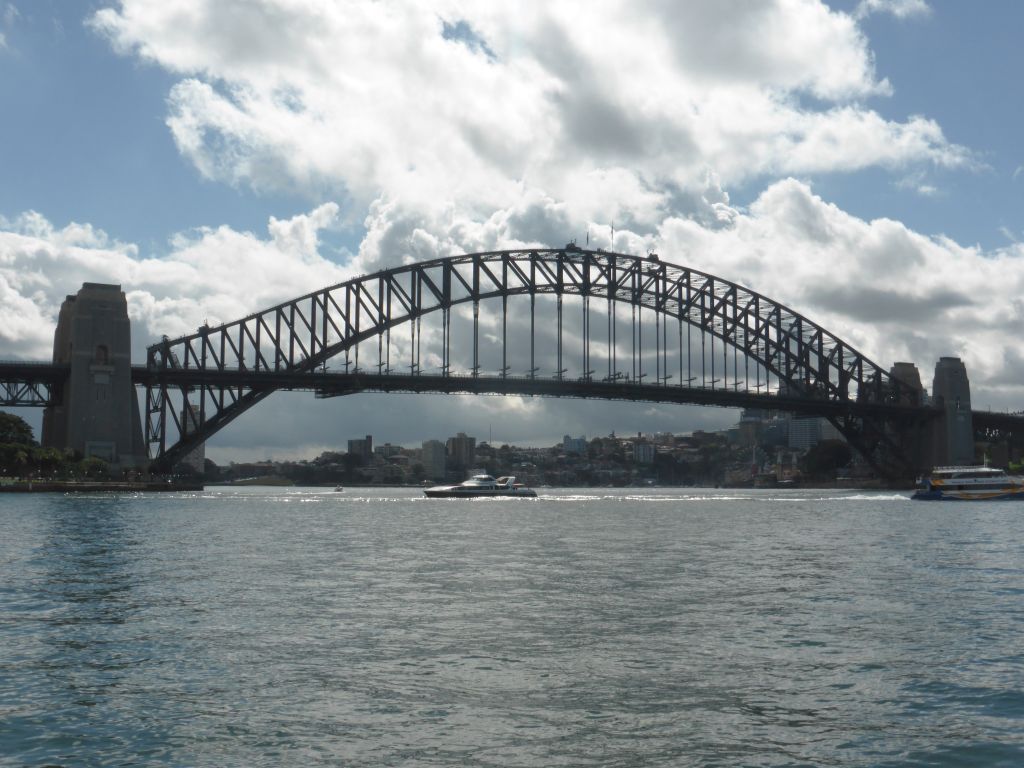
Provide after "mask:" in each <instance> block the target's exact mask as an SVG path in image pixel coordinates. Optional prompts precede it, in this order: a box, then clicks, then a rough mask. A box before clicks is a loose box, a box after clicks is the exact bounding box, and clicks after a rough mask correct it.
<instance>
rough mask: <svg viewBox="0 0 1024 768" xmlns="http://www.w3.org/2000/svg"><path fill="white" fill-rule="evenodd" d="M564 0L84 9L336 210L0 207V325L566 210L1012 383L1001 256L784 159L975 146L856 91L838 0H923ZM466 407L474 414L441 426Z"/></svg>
mask: <svg viewBox="0 0 1024 768" xmlns="http://www.w3.org/2000/svg"><path fill="white" fill-rule="evenodd" d="M586 10H587V12H586V13H580V6H579V4H578V3H570V2H559V1H556V2H551V3H544V4H541V3H527V4H522V3H518V4H508V3H466V2H462V1H461V0H435V1H434V2H432V3H423V2H414V1H413V0H407V1H406V2H396V3H390V4H384V3H377V2H370V0H352V2H347V3H333V2H314V1H312V0H301V1H300V0H246V2H242V0H121V2H120V3H119V4H118V5H117V6H116V7H109V8H104V9H101V10H100V11H98V12H97V13H96V14H95V15H94V16H93V17H92V19H91V22H90V23H91V24H92V26H93V28H94V29H96V30H98V31H99V32H100V33H102V34H103V35H105V36H106V37H107V39H109V40H110V42H111V44H112V45H113V46H114V47H115V48H116V49H117V50H118V51H119V52H121V53H122V54H124V55H131V56H135V57H138V58H139V59H141V60H143V61H146V62H149V63H152V64H154V65H156V66H160V67H162V68H164V69H165V70H167V71H168V72H171V73H173V74H174V75H175V76H176V77H177V82H176V83H175V85H174V86H173V87H172V89H171V91H170V93H169V96H168V105H169V114H168V117H167V124H168V127H169V129H170V132H171V135H172V136H173V138H174V141H175V142H176V144H177V146H178V149H179V151H180V152H181V154H182V156H183V157H184V158H186V159H187V160H188V161H189V162H191V163H192V164H193V165H194V166H195V168H196V169H197V170H198V171H199V172H200V173H201V174H202V175H203V176H204V177H206V178H208V179H212V180H216V181H220V182H225V183H228V184H231V185H236V186H242V185H245V186H250V187H253V188H254V189H256V190H258V191H272V190H279V189H287V190H290V191H293V192H299V193H301V194H305V195H308V196H309V197H310V198H311V199H313V200H315V201H317V203H319V202H321V201H323V200H342V201H344V202H345V204H346V206H347V208H346V210H345V211H344V212H343V210H342V208H341V207H340V206H338V205H337V204H335V203H333V202H327V203H324V204H322V205H314V204H311V208H313V210H311V211H310V212H309V213H307V214H303V215H300V216H295V217H292V218H288V219H281V220H279V219H271V220H270V222H269V225H268V231H267V233H266V234H265V235H255V234H252V233H248V232H238V231H235V230H233V229H231V228H229V227H211V228H203V229H199V230H195V231H193V232H189V233H182V234H179V235H177V236H175V237H174V238H173V239H172V240H171V242H170V244H169V246H168V253H167V254H166V255H162V256H159V257H154V256H147V255H142V254H140V253H139V251H138V249H137V248H136V247H135V246H134V245H131V244H124V243H120V242H118V241H116V240H115V239H112V238H111V237H109V236H107V235H106V234H105V233H103V232H101V231H98V230H95V229H94V228H92V227H90V226H88V225H68V226H66V227H64V228H55V227H54V226H53V225H51V224H50V223H49V222H48V221H46V219H45V218H43V217H41V216H39V215H38V214H25V215H23V216H21V217H19V218H18V219H17V220H15V221H13V222H4V221H0V298H2V299H3V303H2V305H0V307H2V309H0V322H2V323H3V325H2V326H0V344H2V345H3V346H4V347H5V348H6V349H7V350H8V352H7V354H11V355H16V356H26V357H47V356H48V355H49V345H50V339H51V336H50V334H52V322H53V318H55V316H56V310H57V307H58V306H59V302H60V300H61V298H62V297H63V295H64V294H66V293H70V292H74V291H75V290H77V287H78V286H79V285H80V283H81V282H82V281H85V280H90V281H100V282H103V281H106V282H119V283H121V284H122V285H123V286H124V287H125V290H126V291H127V292H128V297H129V305H130V308H131V312H132V317H133V321H134V322H135V324H136V325H135V327H136V339H137V345H140V346H141V345H143V344H144V343H145V341H149V340H152V339H153V338H155V337H156V336H157V335H158V334H162V333H167V334H169V335H172V336H174V335H176V334H179V333H184V332H188V331H191V330H193V329H194V328H195V327H196V326H197V325H199V324H201V323H202V322H204V321H208V322H210V323H211V324H216V323H217V322H221V321H227V320H231V319H234V318H237V317H240V316H242V315H244V314H246V313H248V312H251V311H254V310H256V309H260V308H263V307H266V306H269V305H271V304H273V303H276V302H278V301H282V300H285V299H288V298H291V297H293V296H295V295H299V294H301V293H304V292H306V291H309V290H313V289H315V288H318V287H322V286H325V285H329V284H331V283H334V282H337V281H339V280H341V279H343V278H344V277H346V276H348V275H351V274H356V273H363V272H368V271H372V270H375V269H379V268H382V267H386V266H391V265H395V264H399V263H402V262H407V261H412V260H421V259H426V258H431V257H434V256H441V255H448V254H454V253H461V252H473V251H483V250H492V249H497V248H508V247H519V246H525V245H533V244H543V245H561V244H563V243H565V242H566V240H568V239H570V238H576V239H577V240H578V241H579V242H581V243H582V242H583V241H584V239H585V238H586V237H587V234H588V232H589V235H590V244H591V245H592V246H602V247H605V248H610V249H613V250H618V251H624V252H633V253H643V252H645V251H648V250H657V251H658V252H659V253H661V254H662V257H663V258H664V259H666V260H668V261H672V262H676V263H681V264H687V265H691V266H694V267H697V268H701V269H704V270H706V271H708V272H711V273H713V274H717V275H720V276H722V277H724V278H727V279H733V280H735V281H737V282H741V283H745V284H747V285H749V286H750V287H752V288H754V289H755V290H758V291H760V292H762V293H764V294H766V295H768V296H771V297H772V298H776V299H778V300H781V301H783V302H785V303H787V304H789V305H790V306H792V307H793V308H794V309H796V310H798V311H801V312H803V313H805V314H806V315H807V316H808V317H810V318H811V319H812V320H815V321H818V322H820V323H821V324H823V325H825V327H827V328H829V329H830V330H832V331H834V332H835V333H836V334H837V335H839V336H840V337H842V338H844V339H846V340H847V341H849V342H850V343H851V344H853V345H854V346H856V347H858V348H859V349H861V351H863V352H864V353H866V354H868V355H869V356H870V357H872V358H874V359H875V360H876V361H877V362H879V363H881V364H883V365H885V364H888V363H889V362H891V361H894V360H897V359H899V360H907V359H909V360H913V361H915V362H917V363H918V365H919V366H920V367H921V369H922V374H923V378H924V379H925V380H926V381H927V380H929V379H930V378H931V367H932V365H933V364H934V361H935V360H936V359H937V358H938V356H940V355H948V354H960V355H962V356H963V357H964V358H965V359H966V361H967V364H968V366H969V370H970V372H971V376H972V384H973V385H974V386H975V391H976V392H986V393H988V394H989V395H990V396H991V397H993V398H994V399H993V403H994V404H995V403H996V402H997V401H998V398H1002V402H1005V403H1006V404H1012V405H1019V400H1020V399H1021V395H1022V394H1024V393H1022V392H1021V391H1019V388H1017V387H1015V386H1014V385H1013V382H1014V381H1015V379H1013V371H1015V370H1017V369H1018V368H1019V367H1020V360H1019V357H1015V356H1014V354H1012V353H1011V350H1013V349H1014V348H1015V339H1014V330H1013V329H1014V328H1016V327H1019V326H1020V322H1021V319H1022V313H1024V305H1022V302H1021V301H1020V299H1019V298H1018V297H1019V296H1020V295H1022V291H1021V289H1022V288H1024V285H1022V282H1024V268H1022V266H1021V259H1022V258H1024V249H1021V248H1020V247H1019V246H1017V245H1016V244H1013V245H1011V246H1009V247H1007V248H1005V249H1001V250H998V251H995V252H990V253H985V252H982V251H980V250H979V249H977V248H965V247H962V246H959V245H958V244H956V243H953V242H951V241H949V240H947V239H944V238H941V237H929V236H926V235H922V234H920V233H917V232H913V231H911V230H909V229H908V228H906V227H905V226H903V225H902V224H900V223H899V222H894V221H890V220H886V219H879V220H876V221H864V220H862V219H859V218H857V217H854V216H851V215H850V214H848V213H845V212H844V211H842V210H840V209H838V208H837V207H836V206H834V205H831V204H829V203H827V202H826V201H823V200H821V199H820V198H818V197H817V196H816V195H814V193H813V192H812V190H811V187H810V185H809V183H807V182H803V181H797V180H794V179H793V178H791V177H792V176H797V177H805V176H810V175H813V174H817V173H824V172H856V171H858V170H861V169H865V168H870V167H880V168H884V169H886V170H888V171H890V172H892V173H893V174H894V175H895V176H896V177H897V178H898V180H897V181H896V182H895V183H897V184H909V185H912V186H913V188H915V189H916V190H917V191H918V192H919V193H920V194H924V195H927V194H932V193H934V192H935V191H937V190H935V188H934V186H933V185H931V184H930V183H929V182H928V171H929V170H931V169H933V168H935V167H943V168H968V167H973V166H975V165H976V160H975V158H974V156H973V155H972V153H971V152H970V151H969V150H967V149H965V148H963V147H960V146H957V145H955V144H951V143H950V142H949V141H948V140H947V139H946V137H945V136H944V134H943V131H942V128H941V126H940V125H939V124H938V123H936V122H935V121H934V120H931V119H929V118H928V117H926V116H908V117H907V118H906V119H905V120H902V121H898V120H888V119H885V118H883V117H882V116H881V115H880V114H879V113H878V112H877V111H876V110H874V109H872V108H871V107H870V106H869V104H870V103H871V100H872V99H878V98H885V97H886V96H887V95H888V94H889V93H890V92H891V90H892V88H891V86H890V84H889V83H888V81H887V80H885V79H884V78H882V77H879V76H878V75H877V74H876V72H875V65H874V59H873V56H872V53H871V50H870V48H869V45H868V42H867V40H866V38H865V37H864V34H863V32H862V30H861V29H860V27H859V26H858V23H857V21H858V19H860V18H864V17H865V16H866V15H868V14H870V13H876V12H887V13H892V14H894V15H896V16H901V17H902V16H909V15H914V14H920V13H923V12H926V11H927V5H926V4H925V3H923V2H914V0H902V2H900V1H898V0H892V1H890V2H883V0H866V1H865V2H864V3H861V5H860V6H858V8H857V10H856V11H855V12H854V13H852V14H843V13H840V12H836V11H832V10H830V9H829V8H828V7H827V6H826V5H825V4H824V3H822V2H819V1H818V0H773V1H771V2H768V1H767V0H766V2H759V3H750V2H746V1H745V0H725V1H723V2H716V3H678V2H669V0H643V1H642V2H641V3H640V4H639V5H638V4H637V3H626V2H624V0H622V1H619V0H603V1H601V2H595V3H591V4H588V5H587V9H586ZM751 181H753V182H755V183H763V184H767V188H766V189H764V191H763V192H762V194H761V195H760V196H759V197H758V198H757V199H756V200H755V202H754V203H753V204H752V205H750V206H749V208H748V209H743V208H739V207H737V206H735V205H733V204H732V203H731V201H730V197H729V194H728V192H727V190H728V189H730V188H733V187H735V185H737V184H741V183H749V182H751ZM363 212H365V221H364V227H365V230H366V235H365V238H364V239H363V241H362V243H361V245H360V247H359V249H358V253H357V254H355V255H354V256H353V257H352V260H351V262H350V263H347V264H346V266H345V267H341V266H339V265H338V264H336V263H335V262H333V261H331V260H329V259H326V258H324V257H323V255H321V247H320V241H319V235H320V233H321V232H322V231H323V230H324V229H325V228H330V227H334V226H337V222H338V219H339V217H341V216H342V215H345V216H347V217H352V216H356V217H358V216H361V215H363ZM613 225H614V227H615V238H614V241H612V240H611V238H610V234H611V227H612V226H613ZM993 307H996V308H998V309H995V310H994V309H992V308H993ZM485 332H487V333H491V334H493V333H494V332H495V330H494V328H493V327H486V328H485ZM400 342H401V340H399V343H400ZM517 365H519V367H520V369H521V368H522V365H521V364H520V363H519V362H517ZM282 397H284V396H282ZM295 397H299V396H295ZM289 402H290V403H291V402H297V401H295V400H294V399H293V400H289ZM302 402H307V403H309V402H311V400H310V399H309V398H307V399H305V400H303V401H302ZM336 402H337V403H339V405H337V408H338V409H341V410H345V409H349V410H347V411H346V414H347V415H346V417H345V422H344V423H345V427H344V428H345V429H346V430H349V429H351V430H353V431H354V433H356V434H358V433H359V432H361V431H363V430H366V429H367V428H368V427H371V428H372V429H373V430H374V431H375V432H379V433H380V434H387V433H386V432H385V430H386V429H392V430H393V431H392V432H391V433H390V436H387V437H385V439H390V440H392V441H405V442H410V441H416V440H418V439H422V438H423V437H427V436H442V435H443V434H444V432H445V431H449V432H450V431H454V430H456V429H467V431H472V430H474V429H476V430H477V431H479V430H480V429H481V428H482V426H483V425H482V423H481V422H480V419H481V418H493V420H494V421H495V422H497V421H499V420H502V419H503V418H504V420H505V423H506V424H507V428H508V432H509V435H508V436H506V437H503V438H502V439H503V440H535V439H539V438H540V437H557V435H555V436H552V435H550V434H549V432H550V430H551V429H558V430H562V429H564V430H566V431H570V432H572V433H574V434H577V433H580V432H586V431H588V430H591V431H592V429H591V427H588V426H587V425H588V424H590V425H594V424H600V425H601V426H600V427H599V428H598V431H600V432H607V431H610V430H611V429H619V430H620V431H621V430H622V429H625V428H632V429H635V428H637V427H639V428H643V429H648V428H650V429H653V428H657V427H658V426H660V425H664V424H672V423H673V422H672V419H673V418H677V419H678V423H679V427H678V428H679V429H682V428H686V426H687V425H690V426H693V425H695V424H697V423H698V421H697V420H698V419H703V420H704V421H703V422H701V423H704V424H713V423H714V422H716V420H717V421H719V422H721V421H722V420H726V419H728V418H729V417H728V416H725V415H723V414H722V412H720V411H714V410H712V411H687V412H686V417H685V418H683V417H681V416H680V414H681V413H682V412H680V411H678V410H673V409H660V410H659V409H655V414H654V415H653V416H652V415H651V414H650V413H647V410H648V407H647V406H642V407H641V406H636V407H632V410H631V409H630V408H631V407H630V406H625V405H623V406H616V409H614V415H606V413H607V412H608V409H606V408H605V409H600V410H599V409H595V408H592V407H591V406H592V405H593V404H576V403H564V402H557V403H554V404H552V403H551V402H550V401H544V402H540V403H537V402H528V403H525V404H524V401H513V400H509V399H507V398H505V399H494V400H489V399H484V400H482V401H474V407H473V408H472V409H467V408H466V407H465V406H464V405H463V404H462V403H461V401H459V400H452V399H445V398H437V399H432V401H431V406H430V408H429V409H428V413H427V414H426V415H423V414H422V413H421V411H422V410H423V406H422V405H416V404H409V405H403V404H402V402H403V401H402V400H401V398H398V397H397V396H395V399H392V400H389V403H398V405H396V406H395V407H394V408H393V409H392V408H390V407H389V409H388V412H387V413H386V414H382V413H380V412H379V411H378V410H374V411H373V412H372V413H369V412H367V413H363V410H364V409H366V408H374V405H375V402H376V401H373V400H372V399H370V400H367V399H365V398H362V399H348V398H343V399H341V400H339V401H336ZM419 402H420V403H422V401H419ZM477 402H482V403H483V405H480V406H479V408H478V407H477V406H476V403H477ZM366 403H370V405H369V406H366V405H364V404H366ZM510 403H514V404H516V405H517V406H518V410H517V411H516V416H515V419H514V420H512V421H514V426H513V425H512V424H511V423H510V422H509V420H508V419H507V413H508V408H509V405H510ZM353 404H355V405H353ZM322 406H323V404H322V403H321V404H320V406H318V407H322ZM352 409H354V411H353V410H352ZM588 409H589V410H588ZM257 410H259V409H257ZM412 410H417V413H418V414H419V415H418V417H417V418H416V419H410V418H409V413H410V412H411V411H412ZM467 410H473V411H474V412H475V413H477V414H478V415H479V418H477V421H476V422H475V423H465V422H460V421H459V419H460V418H464V417H462V416H461V414H463V413H464V412H465V411H467ZM261 413H262V414H263V415H260V416H252V417H250V416H248V415H247V416H246V417H245V418H243V419H242V420H240V421H239V423H238V425H233V427H232V430H231V431H230V434H226V435H224V436H221V437H219V438H218V440H226V441H230V442H229V443H227V444H230V445H235V446H237V445H240V444H242V443H245V442H247V441H248V442H251V443H253V444H257V445H267V446H276V448H275V452H277V453H279V454H280V453H282V451H283V449H284V448H285V446H286V445H287V444H289V443H291V444H294V443H295V441H296V440H303V439H306V440H309V441H310V442H314V443H317V444H323V445H327V444H332V443H333V444H337V443H338V442H340V440H341V438H340V437H339V436H338V430H339V425H338V424H331V423H330V420H329V419H324V418H317V417H316V416H314V415H312V414H314V410H313V405H311V404H310V405H307V406H302V407H301V408H299V409H297V410H294V411H290V412H289V413H288V414H287V415H284V414H283V413H282V412H281V411H279V410H274V409H270V410H266V411H261ZM480 414H484V415H480ZM474 418H476V417H474ZM285 419H291V420H292V421H293V422H294V423H295V424H297V425H299V427H296V428H295V429H289V427H288V425H286V424H285V423H284V420H285ZM645 419H647V421H646V422H645V421H644V420H645ZM460 423H461V424H464V426H459V425H460ZM374 424H377V425H381V427H380V429H379V430H378V428H377V427H374V426H373V425H374ZM552 424H557V426H556V427H552ZM574 425H575V426H574ZM417 430H418V432H417ZM413 432H416V434H413ZM300 433H304V434H305V437H300V436H298V435H299V434H300ZM345 434H349V432H347V431H346V433H345ZM231 435H234V436H235V437H232V436H231ZM496 436H497V431H496Z"/></svg>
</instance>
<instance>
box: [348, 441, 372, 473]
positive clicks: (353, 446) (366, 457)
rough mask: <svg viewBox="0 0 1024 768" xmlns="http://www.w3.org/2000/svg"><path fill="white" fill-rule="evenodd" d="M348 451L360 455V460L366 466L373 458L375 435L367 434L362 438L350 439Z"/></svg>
mask: <svg viewBox="0 0 1024 768" xmlns="http://www.w3.org/2000/svg"><path fill="white" fill-rule="evenodd" d="M348 452H349V453H350V454H352V455H353V456H358V457H359V462H360V464H362V465H363V466H366V465H367V464H369V463H370V462H371V461H372V460H373V435H367V436H366V437H365V438H363V439H362V440H349V441H348Z"/></svg>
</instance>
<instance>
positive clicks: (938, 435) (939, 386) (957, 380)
mask: <svg viewBox="0 0 1024 768" xmlns="http://www.w3.org/2000/svg"><path fill="white" fill-rule="evenodd" d="M932 400H933V402H934V404H935V405H936V406H938V407H939V408H941V409H942V415H941V416H939V418H938V419H936V421H935V423H934V427H933V432H932V440H931V444H932V450H933V455H932V465H933V466H943V465H963V464H973V463H974V462H975V457H974V424H973V419H972V417H971V383H970V381H969V380H968V378H967V368H966V366H965V365H964V364H963V361H962V360H961V359H960V358H959V357H940V358H939V362H937V363H936V364H935V379H934V381H933V383H932Z"/></svg>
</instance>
